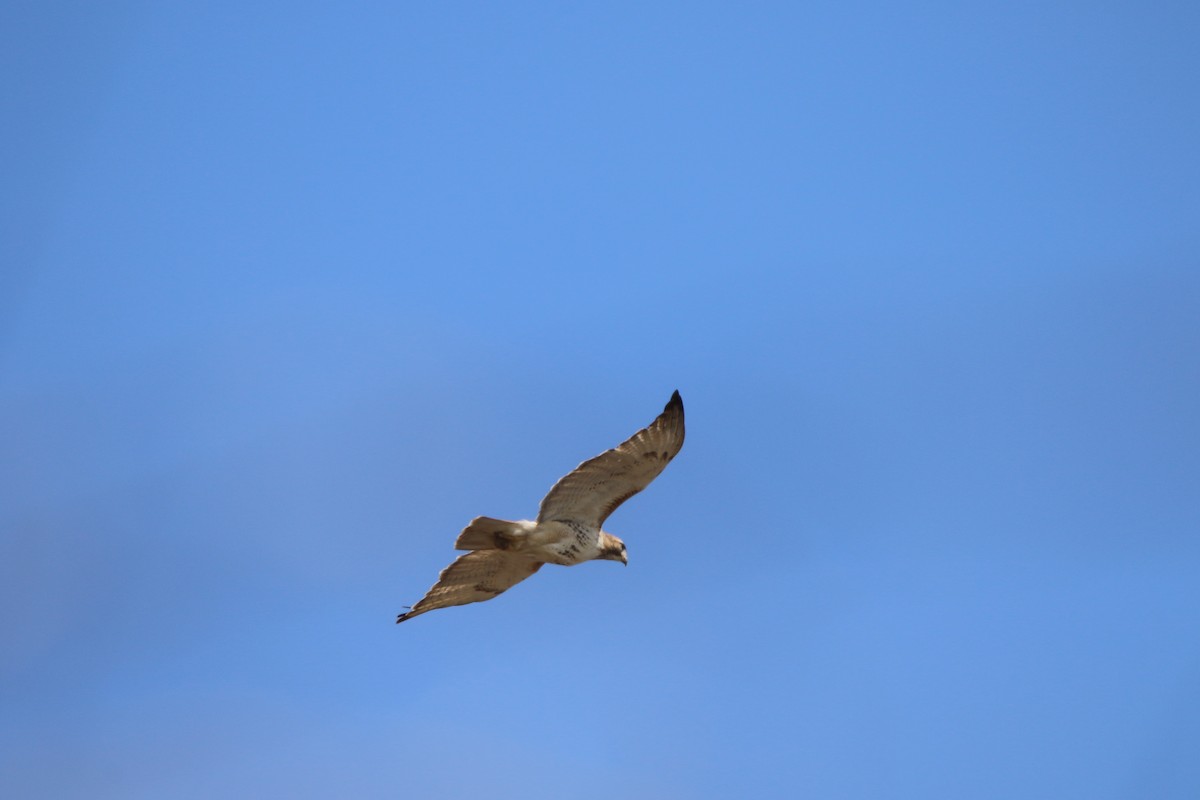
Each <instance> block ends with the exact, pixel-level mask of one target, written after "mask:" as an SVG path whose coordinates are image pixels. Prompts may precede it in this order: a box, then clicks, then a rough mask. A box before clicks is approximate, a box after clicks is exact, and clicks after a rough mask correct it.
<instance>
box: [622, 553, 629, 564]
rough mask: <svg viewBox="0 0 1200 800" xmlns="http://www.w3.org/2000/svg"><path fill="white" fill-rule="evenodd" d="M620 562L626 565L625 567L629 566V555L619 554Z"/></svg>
mask: <svg viewBox="0 0 1200 800" xmlns="http://www.w3.org/2000/svg"><path fill="white" fill-rule="evenodd" d="M621 563H622V564H624V565H625V566H627V567H628V566H629V556H626V555H622V556H621Z"/></svg>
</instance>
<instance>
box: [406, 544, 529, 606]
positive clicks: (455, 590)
mask: <svg viewBox="0 0 1200 800" xmlns="http://www.w3.org/2000/svg"><path fill="white" fill-rule="evenodd" d="M541 566H542V562H540V561H534V560H533V559H531V558H527V557H525V556H522V555H516V554H512V553H505V552H504V551H502V550H474V551H472V552H470V553H467V554H466V555H462V556H459V557H458V558H457V559H456V560H455V561H454V563H453V564H451V565H450V566H448V567H446V568H445V569H444V570H442V574H441V575H439V576H438V582H437V583H435V584H434V585H433V588H432V589H430V590H429V591H428V592H426V594H425V596H424V597H422V598H421V599H420V601H418V602H417V604H416V605H415V606H413V607H412V609H410V610H409V611H407V612H405V613H403V614H401V615H400V616H399V617H397V618H396V622H403V621H404V620H406V619H409V618H410V617H415V616H416V615H417V614H424V613H425V612H426V611H433V610H434V609H435V608H445V607H447V606H461V605H463V604H465V603H477V602H479V601H480V600H491V599H492V598H493V597H495V596H496V595H498V594H500V593H501V592H503V591H505V590H506V589H511V588H512V587H513V586H516V585H517V584H518V583H520V582H521V581H523V580H525V579H526V578H528V577H529V576H530V575H532V574H533V573H535V572H537V571H538V570H539V569H541Z"/></svg>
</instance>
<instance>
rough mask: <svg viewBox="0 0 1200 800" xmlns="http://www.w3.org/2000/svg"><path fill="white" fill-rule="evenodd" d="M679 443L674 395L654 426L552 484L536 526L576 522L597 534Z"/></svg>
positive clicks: (678, 402) (679, 409)
mask: <svg viewBox="0 0 1200 800" xmlns="http://www.w3.org/2000/svg"><path fill="white" fill-rule="evenodd" d="M683 437H684V428H683V399H682V398H681V397H680V396H679V392H678V391H677V392H675V393H674V394H673V395H671V399H670V401H669V402H668V403H667V405H666V407H665V408H664V409H663V412H662V413H661V414H659V415H658V417H657V418H656V419H655V420H654V421H653V422H651V423H650V424H649V425H647V426H646V427H645V428H642V429H641V430H640V431H638V432H637V433H635V434H634V435H633V436H631V437H629V439H627V440H626V441H624V442H622V443H621V444H619V445H617V446H616V447H614V448H613V449H612V450H606V451H604V452H603V453H601V454H600V455H598V456H596V457H595V458H591V459H588V460H587V461H584V462H583V463H582V464H580V465H579V466H578V467H576V468H575V469H574V470H572V471H571V472H570V473H569V474H567V475H566V476H564V477H563V478H562V479H561V480H559V482H558V483H556V484H554V487H553V488H551V489H550V493H549V494H547V495H546V497H545V498H544V499H543V500H542V505H541V507H540V508H539V509H538V518H537V521H538V522H547V521H549V520H564V521H565V520H574V521H576V522H579V523H582V524H583V525H586V526H588V527H595V528H599V527H600V526H601V525H603V524H604V520H606V519H608V516H609V515H610V514H612V512H613V511H616V509H617V507H618V506H620V505H621V503H624V502H625V501H626V500H628V499H629V498H631V497H633V496H634V495H635V494H637V493H638V492H640V491H641V490H642V489H645V488H646V487H647V486H649V485H650V481H652V480H654V479H655V478H657V477H658V476H659V474H660V473H661V472H662V471H663V469H665V468H666V466H667V464H669V463H670V462H671V459H673V458H675V456H676V455H677V454H678V453H679V449H680V448H681V447H683Z"/></svg>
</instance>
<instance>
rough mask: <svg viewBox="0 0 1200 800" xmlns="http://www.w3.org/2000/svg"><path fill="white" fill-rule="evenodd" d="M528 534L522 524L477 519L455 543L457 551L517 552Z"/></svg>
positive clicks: (504, 520)
mask: <svg viewBox="0 0 1200 800" xmlns="http://www.w3.org/2000/svg"><path fill="white" fill-rule="evenodd" d="M527 533H528V531H527V529H526V526H525V525H522V524H521V523H520V522H510V521H508V520H506V519H493V518H492V517H476V518H475V519H473V520H471V524H470V525H468V526H467V527H465V528H463V530H462V533H460V534H459V535H458V540H457V541H456V542H455V543H454V549H455V550H516V549H519V548H520V546H521V545H522V544H524V541H525V536H526V534H527Z"/></svg>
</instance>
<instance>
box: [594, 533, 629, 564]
mask: <svg viewBox="0 0 1200 800" xmlns="http://www.w3.org/2000/svg"><path fill="white" fill-rule="evenodd" d="M597 558H603V559H605V560H606V561H620V562H621V563H622V564H625V565H626V566H628V565H629V556H628V555H626V553H625V543H624V542H622V541H621V540H620V539H618V538H617V537H615V536H613V535H612V534H611V533H605V532H604V531H600V555H599V556H597Z"/></svg>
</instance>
